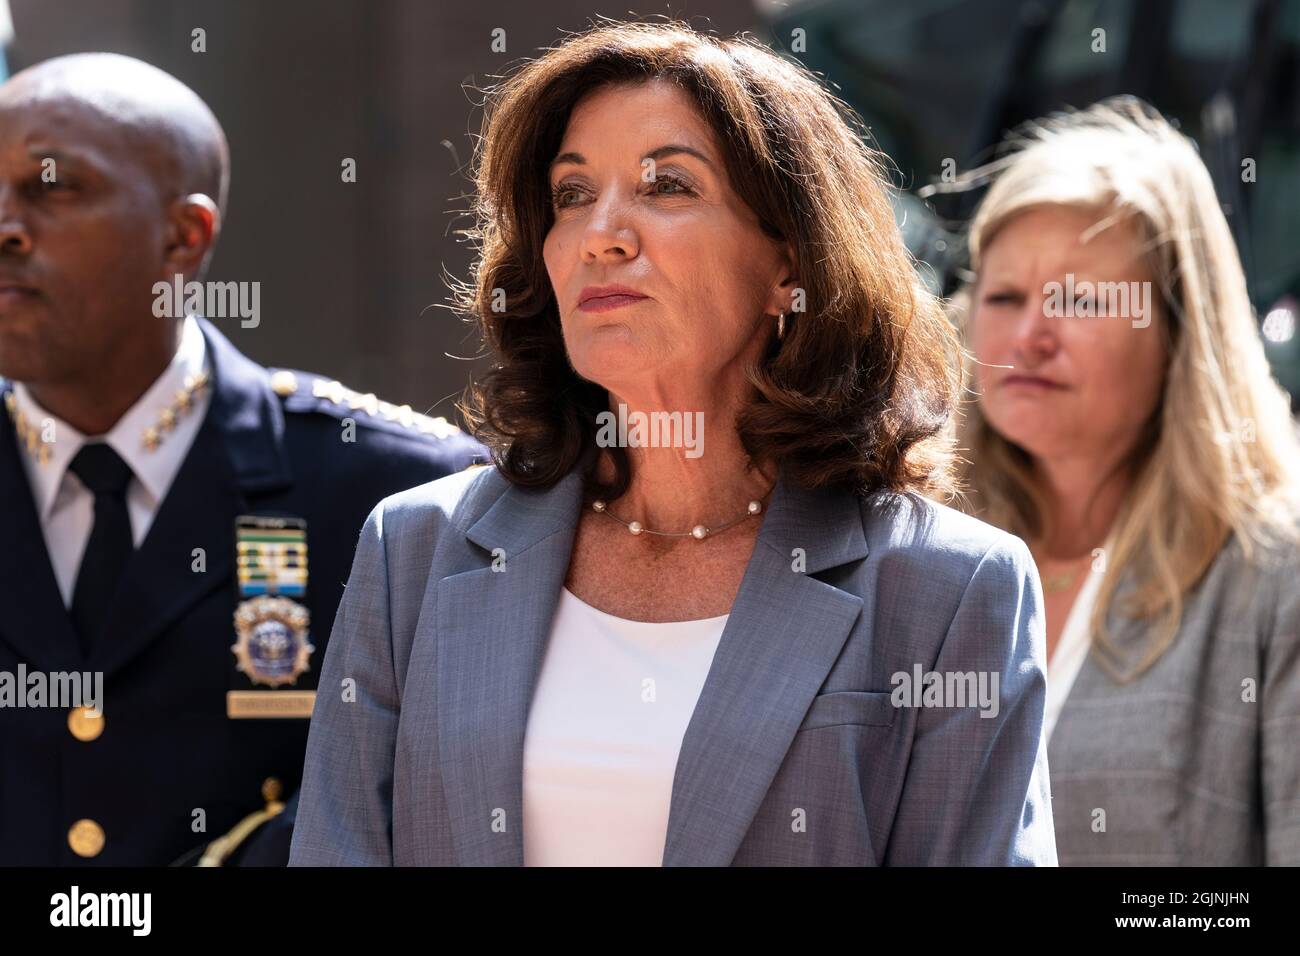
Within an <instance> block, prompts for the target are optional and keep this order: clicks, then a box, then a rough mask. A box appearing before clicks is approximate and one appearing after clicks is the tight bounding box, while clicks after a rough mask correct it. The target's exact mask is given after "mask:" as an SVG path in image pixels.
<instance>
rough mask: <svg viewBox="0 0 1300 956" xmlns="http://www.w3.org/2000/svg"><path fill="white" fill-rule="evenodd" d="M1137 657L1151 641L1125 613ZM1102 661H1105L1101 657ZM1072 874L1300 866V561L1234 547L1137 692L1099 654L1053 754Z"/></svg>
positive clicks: (1086, 671)
mask: <svg viewBox="0 0 1300 956" xmlns="http://www.w3.org/2000/svg"><path fill="white" fill-rule="evenodd" d="M1108 628H1109V629H1110V631H1111V633H1112V634H1113V636H1114V640H1115V642H1116V643H1117V644H1118V646H1119V647H1120V648H1121V649H1122V650H1123V652H1124V653H1125V654H1126V655H1129V657H1130V658H1131V657H1132V655H1134V654H1136V653H1137V651H1138V649H1139V646H1140V644H1141V642H1142V641H1143V640H1144V639H1146V637H1147V629H1146V628H1145V627H1143V626H1142V625H1139V624H1135V623H1133V622H1130V621H1126V620H1124V619H1123V618H1122V617H1121V616H1120V615H1118V614H1117V613H1114V612H1112V613H1111V614H1110V615H1109V617H1108ZM1094 654H1095V652H1094ZM1049 754H1050V759H1051V768H1052V770H1051V774H1052V796H1053V804H1052V814H1053V816H1054V817H1055V820H1056V843H1057V849H1058V850H1059V852H1060V855H1061V865H1063V866H1065V865H1088V864H1104V865H1112V866H1119V865H1138V866H1161V865H1182V866H1198V865H1219V866H1234V865H1235V866H1260V865H1264V864H1273V865H1277V864H1287V865H1291V866H1295V865H1297V864H1300V557H1298V556H1297V554H1296V552H1295V551H1294V550H1292V549H1282V548H1276V547H1275V548H1273V549H1270V550H1269V551H1266V552H1261V553H1260V554H1259V556H1258V557H1256V558H1255V559H1254V560H1253V561H1248V560H1247V559H1246V557H1245V556H1244V554H1243V552H1242V549H1241V546H1240V544H1239V542H1238V541H1237V540H1236V539H1232V540H1230V541H1229V542H1228V544H1227V545H1226V546H1225V547H1224V549H1223V550H1222V551H1221V552H1220V554H1219V556H1218V557H1217V558H1216V559H1215V562H1214V564H1213V565H1211V567H1210V570H1209V571H1208V572H1207V573H1206V576H1205V578H1204V579H1203V580H1202V582H1201V583H1200V585H1199V586H1198V587H1197V588H1196V589H1195V590H1194V591H1193V592H1192V593H1191V595H1189V596H1188V598H1187V603H1186V606H1185V608H1184V612H1183V618H1182V624H1181V627H1180V628H1179V631H1178V635H1177V637H1176V638H1175V640H1174V643H1173V645H1172V646H1171V647H1170V648H1169V650H1167V651H1166V652H1165V653H1164V655H1163V656H1162V657H1161V658H1160V659H1159V660H1158V661H1157V662H1156V664H1155V665H1154V666H1153V667H1152V668H1151V670H1149V671H1148V672H1147V673H1146V674H1144V675H1143V676H1142V677H1140V678H1138V679H1137V680H1136V681H1134V682H1132V683H1130V684H1126V685H1121V684H1116V683H1114V682H1113V681H1112V680H1111V679H1110V677H1108V676H1107V674H1106V672H1105V671H1104V670H1103V669H1102V668H1101V667H1100V666H1099V665H1098V663H1097V660H1096V659H1095V657H1094V656H1093V655H1092V654H1090V655H1089V657H1088V658H1087V660H1085V661H1084V663H1083V666H1082V667H1081V668H1080V670H1079V675H1078V677H1077V678H1075V682H1074V684H1073V686H1072V687H1071V688H1070V694H1069V696H1068V697H1067V698H1066V701H1065V706H1064V707H1063V708H1062V710H1061V714H1060V716H1059V718H1058V719H1057V724H1056V729H1055V730H1054V731H1053V732H1052V739H1051V745H1050V747H1049Z"/></svg>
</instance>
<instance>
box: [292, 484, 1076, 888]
mask: <svg viewBox="0 0 1300 956" xmlns="http://www.w3.org/2000/svg"><path fill="white" fill-rule="evenodd" d="M581 503H582V480H581V476H580V474H579V471H578V469H575V470H574V471H573V472H571V473H570V474H569V475H568V476H567V477H565V478H564V479H562V480H561V481H560V482H558V483H557V484H556V485H555V486H554V487H552V488H550V489H549V490H546V491H528V490H524V489H520V488H517V487H515V486H513V485H511V484H510V483H508V482H507V481H506V480H505V479H504V478H503V477H502V476H501V475H500V474H499V473H498V472H497V470H496V469H495V468H491V467H488V468H480V469H473V470H471V471H468V472H462V473H461V474H458V475H453V476H451V477H449V478H444V479H442V480H439V481H435V482H432V483H430V484H427V485H423V486H421V487H419V488H415V489H412V490H411V491H407V492H403V493H401V494H398V495H395V496H393V497H391V498H388V499H386V500H385V501H383V502H381V503H380V504H379V505H378V506H377V507H376V508H375V510H374V512H373V513H372V514H371V516H370V519H369V520H368V521H367V523H366V526H365V528H364V530H363V531H362V533H361V542H360V546H359V548H358V550H357V554H356V558H355V561H354V564H353V567H352V574H351V578H350V579H349V581H348V586H347V590H346V592H345V595H344V598H343V602H342V605H341V606H340V610H339V613H338V616H337V618H336V620H335V625H334V631H333V635H332V637H331V639H330V643H329V648H328V652H327V654H326V656H325V661H324V665H323V669H322V673H321V680H320V692H319V694H318V695H317V701H316V709H315V713H314V715H313V717H312V723H311V733H310V739H309V741H308V746H307V760H306V767H305V770H304V776H303V787H302V798H301V807H300V809H299V811H298V819H297V824H296V827H295V830H294V836H293V849H292V856H291V864H292V865H335V864H344V865H353V864H378V865H385V864H397V865H412V864H414V865H453V864H470V865H510V864H521V863H522V862H523V839H522V834H521V830H520V828H521V821H522V803H523V795H522V752H523V742H524V730H525V721H526V718H527V714H528V711H529V705H530V700H531V695H532V689H533V685H534V682H535V680H536V679H537V674H538V669H539V667H540V664H541V660H542V656H543V652H544V649H545V645H546V640H547V637H548V632H549V627H550V624H551V620H552V618H553V616H554V613H555V609H556V606H557V603H558V600H559V593H560V589H561V586H562V584H563V581H564V579H565V575H566V572H567V569H568V565H569V558H570V552H571V549H572V547H573V540H574V531H575V528H576V525H577V520H578V515H579V509H580V507H581ZM494 553H495V554H496V555H497V556H498V557H499V558H504V568H503V569H498V570H494V569H493V556H494ZM497 564H498V566H499V567H500V565H501V562H500V561H498V562H497ZM1041 608H1042V599H1041V590H1040V586H1039V583H1038V578H1037V576H1036V573H1035V571H1034V569H1033V564H1032V561H1031V558H1030V556H1029V552H1028V550H1027V548H1026V547H1025V546H1024V545H1023V543H1021V542H1020V540H1019V539H1017V538H1014V537H1012V536H1010V535H1008V534H1005V533H1004V532H1001V531H998V530H995V529H994V528H992V527H990V526H989V525H986V524H984V523H982V522H980V521H977V520H975V519H973V518H970V517H967V516H965V515H962V514H960V513H958V512H956V511H954V510H951V509H949V508H946V507H942V506H940V505H936V504H934V503H932V502H929V501H924V500H920V499H912V498H909V497H904V496H898V495H876V496H873V497H871V498H866V499H863V498H859V497H855V496H853V495H850V494H846V493H839V492H819V493H813V492H808V491H804V490H801V489H799V488H797V487H796V486H794V485H793V484H790V483H787V482H786V481H785V480H784V479H782V480H780V481H779V482H778V484H777V487H776V489H775V491H774V493H773V497H772V499H771V503H770V507H769V509H768V513H767V514H766V515H765V516H764V519H763V525H762V529H761V531H760V533H759V537H758V540H757V542H756V544H755V546H754V552H753V555H752V557H751V559H750V562H749V565H748V567H747V569H746V572H745V576H744V580H743V582H742V584H741V587H740V590H739V593H738V594H737V596H736V600H735V603H734V605H733V606H732V610H731V614H730V617H729V619H728V621H727V625H726V629H725V631H724V632H723V634H722V637H721V641H720V643H719V646H718V649H717V653H716V656H715V658H714V660H713V664H712V667H711V669H710V671H709V673H708V677H707V680H706V682H705V684H704V688H703V690H702V692H701V695H700V699H699V702H698V704H697V706H696V708H695V711H694V713H693V715H692V717H691V720H690V723H689V725H688V727H687V730H686V734H685V737H684V739H683V742H682V747H681V752H680V756H679V759H678V763H677V769H676V774H675V777H674V780H673V789H672V799H671V804H670V814H669V822H668V832H667V841H666V846H665V849H664V857H663V862H664V864H665V865H727V864H736V865H786V864H822V865H827V864H839V865H875V864H911V865H927V864H996V865H1003V864H1028V865H1033V864H1040V865H1042V864H1046V865H1054V864H1055V863H1056V850H1055V846H1054V843H1053V831H1052V814H1051V803H1050V797H1049V793H1048V775H1047V762H1046V748H1045V747H1044V746H1043V743H1042V734H1041V730H1042V715H1043V705H1044V687H1045V678H1044V664H1043V662H1044V644H1045V641H1044V632H1043V618H1042V610H1041ZM922 670H924V671H927V672H928V671H935V672H939V673H940V674H953V675H958V674H971V675H974V674H982V675H984V676H989V675H994V676H996V678H997V679H998V684H997V694H996V695H995V697H994V700H995V701H996V708H994V709H995V711H996V713H995V714H990V715H989V716H981V713H982V712H983V713H988V711H989V709H988V708H986V709H985V710H984V711H981V710H980V709H977V707H975V706H969V705H968V706H960V707H958V706H944V707H915V706H909V707H896V706H894V703H893V701H891V691H893V690H894V687H895V684H894V682H893V680H892V678H893V675H895V674H898V673H906V674H908V675H909V676H911V675H913V674H914V673H919V672H920V671H922ZM971 703H973V701H972V702H971Z"/></svg>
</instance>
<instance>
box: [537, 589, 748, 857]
mask: <svg viewBox="0 0 1300 956" xmlns="http://www.w3.org/2000/svg"><path fill="white" fill-rule="evenodd" d="M729 616H730V615H726V614H724V615H722V616H721V617H710V618H704V619H702V620H698V621H675V622H672V623H647V622H644V621H628V620H625V619H623V618H621V617H614V616H613V615H611V614H606V613H605V612H604V611H600V610H597V609H596V608H594V607H591V606H590V605H589V604H586V603H584V602H583V601H581V600H579V599H578V598H577V597H576V596H574V594H573V593H572V592H570V591H569V589H568V588H564V589H563V590H562V591H561V594H560V603H559V607H558V609H557V610H556V613H555V619H554V621H553V622H552V625H551V632H550V638H549V642H548V644H547V648H546V656H545V659H544V660H543V662H542V670H541V674H540V675H539V677H538V681H537V689H536V692H535V694H534V696H533V702H532V706H531V709H530V711H529V716H528V724H527V729H526V731H525V735H524V768H523V785H524V820H523V836H524V865H525V866H661V865H662V864H663V854H664V841H665V838H666V837H667V833H668V810H669V805H670V803H671V801H672V792H673V776H674V774H675V772H676V769H677V756H678V753H679V752H680V750H681V745H682V737H683V736H684V735H685V733H686V726H687V724H688V723H690V719H691V714H692V713H694V711H695V704H696V701H697V700H698V699H699V696H700V690H701V689H702V688H703V687H704V680H705V678H706V677H707V676H708V673H709V668H710V666H711V665H712V663H713V654H714V652H715V651H716V650H717V648H718V641H719V640H720V639H721V637H722V631H723V628H724V627H725V626H726V623H727V618H728V617H729Z"/></svg>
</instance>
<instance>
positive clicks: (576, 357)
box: [569, 326, 649, 383]
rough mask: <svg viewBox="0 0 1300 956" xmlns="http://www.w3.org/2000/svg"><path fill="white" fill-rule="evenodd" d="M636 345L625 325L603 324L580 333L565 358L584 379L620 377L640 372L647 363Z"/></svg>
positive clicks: (600, 379) (642, 352)
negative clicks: (577, 340)
mask: <svg viewBox="0 0 1300 956" xmlns="http://www.w3.org/2000/svg"><path fill="white" fill-rule="evenodd" d="M639 344H640V343H639V342H638V341H637V337H636V336H635V335H634V334H633V333H632V331H631V330H630V329H628V328H627V327H626V326H606V327H604V328H601V329H595V330H592V331H591V332H588V333H586V334H584V335H583V337H582V341H581V342H577V343H574V344H573V345H571V346H570V347H569V361H570V363H572V365H573V368H574V371H576V372H577V373H578V374H579V375H581V376H582V377H583V378H585V379H589V380H591V381H601V382H602V383H603V382H604V381H605V380H607V379H615V380H618V379H623V378H626V377H628V376H629V375H630V374H634V373H638V374H639V373H644V372H645V370H646V366H647V364H649V363H648V362H647V361H646V356H645V352H644V350H643V349H641V348H640V347H639Z"/></svg>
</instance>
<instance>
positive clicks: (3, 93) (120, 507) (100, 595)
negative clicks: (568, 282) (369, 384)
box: [0, 54, 483, 865]
mask: <svg viewBox="0 0 1300 956" xmlns="http://www.w3.org/2000/svg"><path fill="white" fill-rule="evenodd" d="M227 155H228V154H227V149H226V143H225V138H224V135H223V133H222V131H221V128H220V126H219V125H218V123H217V121H216V119H215V118H214V117H213V115H212V113H211V112H210V111H209V110H208V109H207V107H206V106H205V105H204V104H203V102H202V101H201V100H200V99H199V98H198V97H197V96H196V95H195V94H194V93H193V92H192V91H191V90H189V89H188V88H186V87H185V86H184V85H183V84H181V83H180V82H178V81H177V80H176V79H175V78H173V77H171V76H169V75H168V74H166V73H163V72H161V71H159V70H157V69H155V68H153V67H151V66H149V65H147V64H144V63H141V62H139V61H137V60H132V59H130V58H127V57H121V56H115V55H108V54H82V55H76V56H69V57H61V58H58V59H55V60H50V61H47V62H45V63H42V64H38V65H37V66H35V67H32V68H31V69H28V70H26V71H24V72H22V73H19V74H17V75H16V76H14V77H13V78H11V79H10V80H9V81H8V82H6V83H5V84H4V85H3V86H2V87H0V376H3V377H4V381H3V383H2V384H0V397H2V398H3V403H4V405H5V412H4V413H0V864H9V865H13V864H19V865H22V864H42V865H71V864H83V863H88V864H113V865H132V864H134V865H154V864H168V863H173V862H177V861H185V862H198V861H199V860H200V859H201V860H202V862H203V863H205V864H210V865H211V864H222V863H226V864H229V863H233V862H244V863H261V864H283V863H285V862H286V861H287V859H288V840H289V833H290V828H291V825H292V809H293V800H292V797H293V795H294V793H295V791H296V789H297V786H298V783H299V779H300V775H301V769H302V759H303V751H304V747H305V744H306V740H307V722H308V721H307V718H308V716H309V715H310V712H311V706H312V700H313V697H314V693H316V692H317V691H318V690H319V692H320V693H327V692H328V693H346V688H342V689H340V688H319V689H317V688H316V687H315V674H316V672H317V670H318V667H317V665H318V664H319V662H320V660H321V658H322V656H323V653H324V650H325V643H326V641H327V639H328V636H329V630H330V627H331V625H332V623H333V620H334V614H335V610H336V609H337V605H338V602H339V598H340V596H341V594H342V588H343V582H344V581H345V580H346V579H347V576H348V571H349V568H350V564H351V560H352V553H353V550H354V548H355V546H356V542H357V536H358V533H359V531H360V528H361V526H362V524H363V522H364V520H365V518H366V516H367V514H368V513H369V512H370V510H371V508H372V506H373V505H374V504H375V503H376V502H377V501H378V500H379V499H380V498H382V497H384V496H385V495H388V494H391V493H393V492H396V491H398V490H400V489H403V488H407V487H410V486H413V485H417V484H420V483H422V482H425V481H430V480H433V479H435V478H438V477H441V476H443V475H445V474H448V473H450V472H452V471H456V470H459V469H461V468H464V467H466V466H468V465H469V464H471V462H473V461H474V460H475V459H476V458H480V457H481V456H482V454H483V449H482V448H481V446H479V445H478V444H477V443H476V442H474V441H473V440H471V439H470V438H469V437H468V436H466V435H464V434H462V433H461V432H460V431H459V430H457V429H456V428H454V427H453V426H451V425H449V424H448V423H447V422H445V421H444V420H442V419H437V418H429V417H427V416H424V415H420V414H417V413H415V412H414V411H412V410H411V409H410V408H408V407H405V406H402V407H397V406H394V405H391V404H389V403H387V402H382V401H379V400H378V399H377V398H375V396H374V395H361V394H358V393H357V392H355V391H352V390H350V389H348V388H345V387H344V386H342V385H341V384H340V383H338V382H336V381H330V380H327V379H324V378H322V377H320V376H316V375H311V374H308V373H305V372H301V371H293V370H287V369H281V370H269V369H265V368H262V367H261V366H258V365H256V364H255V363H253V362H252V361H250V360H249V359H247V358H246V357H244V356H243V355H242V354H241V353H240V352H239V351H238V350H236V348H235V347H234V346H233V345H231V343H230V342H229V341H228V340H227V338H226V337H225V336H224V335H223V334H222V333H221V332H220V331H218V329H217V327H216V325H215V324H214V323H213V322H211V321H209V320H208V319H205V318H201V317H199V316H198V315H196V314H194V311H196V310H191V311H190V312H188V313H187V312H185V311H184V310H183V309H181V310H178V309H177V308H176V307H175V306H176V305H177V302H176V301H175V299H176V297H174V296H173V297H171V298H168V297H167V296H165V295H160V294H159V291H158V290H159V289H161V288H162V287H163V286H161V285H159V283H163V284H166V285H168V286H173V287H178V288H181V287H183V288H187V289H188V288H191V283H198V282H199V280H200V279H201V277H202V274H203V270H204V267H205V265H206V263H207V260H208V258H209V256H210V254H211V251H212V248H213V245H214V243H215V241H216V238H217V234H218V230H219V228H220V224H221V215H222V211H223V209H224V208H225V193H226V184H227V181H228V159H227ZM178 277H179V278H178ZM160 302H161V303H162V305H163V307H162V308H159V304H160ZM169 302H170V303H171V304H170V306H169V305H168V303H169ZM97 687H98V688H99V689H98V690H97V689H96V688H97ZM78 691H80V693H79V692H78ZM286 805H287V809H286Z"/></svg>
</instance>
